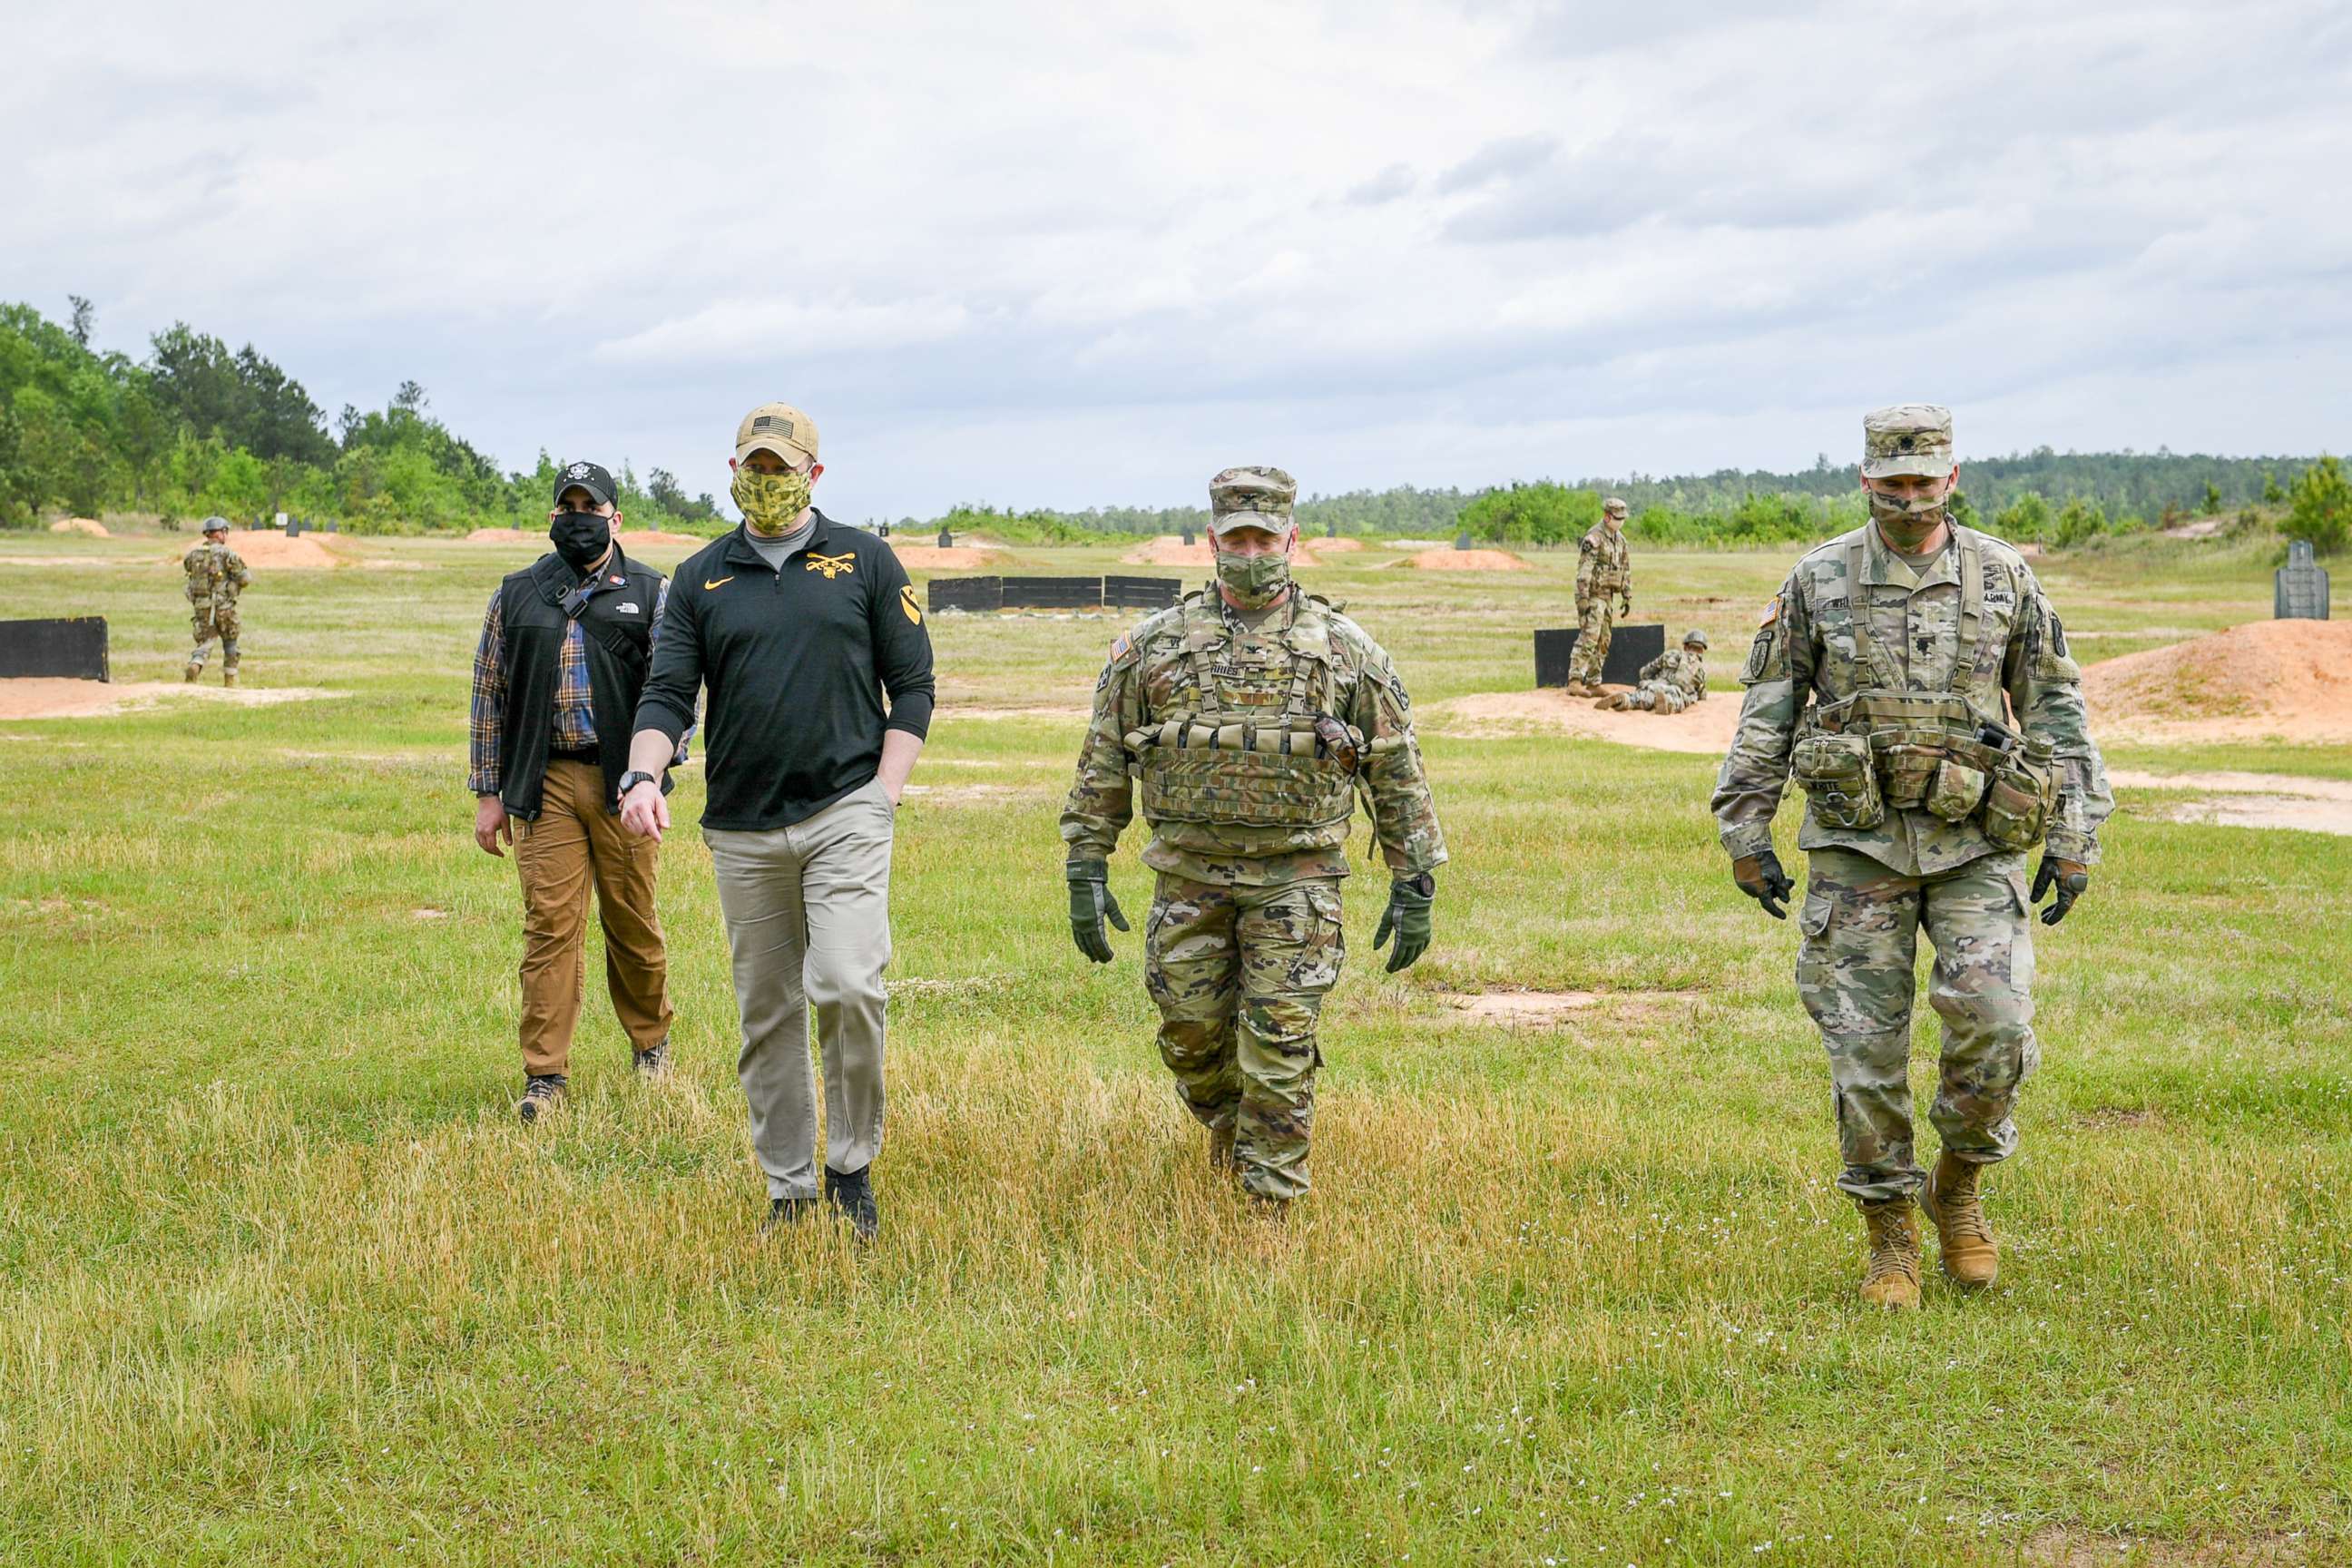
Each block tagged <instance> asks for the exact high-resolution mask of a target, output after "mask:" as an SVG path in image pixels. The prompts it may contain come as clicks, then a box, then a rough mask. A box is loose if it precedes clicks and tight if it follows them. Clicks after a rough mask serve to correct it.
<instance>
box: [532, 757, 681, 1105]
mask: <svg viewBox="0 0 2352 1568" xmlns="http://www.w3.org/2000/svg"><path fill="white" fill-rule="evenodd" d="M514 827H515V866H516V868H518V869H519V870H520V872H521V874H522V910H523V915H522V931H523V952H522V1028H521V1034H522V1064H523V1070H524V1071H526V1072H528V1073H530V1074H531V1075H532V1076H533V1077H538V1076H541V1075H542V1074H546V1073H560V1072H568V1071H570V1070H571V1060H572V1033H573V1031H575V1030H576V1029H577V1028H578V1027H579V1026H580V999H581V994H582V991H583V988H584V986H585V984H586V975H585V973H584V966H583V963H582V962H581V952H582V950H583V947H584V946H585V945H586V942H587V937H588V889H589V886H590V884H591V883H592V882H593V884H594V886H595V889H596V915H597V919H598V921H600V922H601V923H602V924H603V926H604V984H605V988H606V989H607V990H608V991H610V992H611V993H612V995H613V1011H614V1014H616V1015H617V1016H619V1018H620V1020H621V1027H622V1028H623V1029H624V1030H625V1031H627V1033H628V1037H629V1044H630V1045H631V1046H632V1047H635V1049H637V1050H640V1051H648V1050H651V1049H653V1047H656V1046H657V1045H659V1044H661V1043H662V1041H663V1040H665V1039H667V1037H669V1026H670V1016H671V1015H670V1005H669V956H668V952H667V949H666V948H665V947H664V946H663V944H662V930H661V920H660V918H659V917H658V916H657V915H656V913H655V912H654V871H655V868H656V866H657V865H658V864H659V860H658V856H659V853H660V849H661V846H660V845H658V844H656V843H655V842H654V840H652V839H651V838H640V837H637V836H636V835H635V834H634V833H631V832H630V831H629V830H628V829H626V828H625V827H623V826H621V819H620V818H619V817H618V816H614V814H613V813H611V812H608V811H606V810H605V809H604V770H603V769H602V768H600V767H597V766H596V765H595V764H593V763H576V762H566V761H563V760H562V759H560V758H558V759H553V760H551V761H550V762H549V763H548V764H547V785H546V789H545V792H544V794H543V795H542V797H541V801H540V814H539V819H538V820H537V821H536V822H523V821H520V820H518V821H517V822H516V823H515V825H514Z"/></svg>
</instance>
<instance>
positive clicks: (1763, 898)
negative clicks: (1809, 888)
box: [1731, 849, 1797, 921]
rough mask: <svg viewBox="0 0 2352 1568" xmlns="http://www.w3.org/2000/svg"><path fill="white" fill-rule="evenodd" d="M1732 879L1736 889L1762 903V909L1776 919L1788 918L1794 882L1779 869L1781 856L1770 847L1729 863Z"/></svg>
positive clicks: (1794, 886) (1794, 888)
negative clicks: (1761, 852) (1737, 885)
mask: <svg viewBox="0 0 2352 1568" xmlns="http://www.w3.org/2000/svg"><path fill="white" fill-rule="evenodd" d="M1731 879H1732V880H1733V881H1735V882H1737V883H1738V884H1739V890H1740V891H1741V892H1743V893H1745V894H1747V895H1748V897H1749V898H1751V899H1753V900H1756V901H1757V902H1758V903H1759V904H1761V905H1763V906H1764V912H1765V913H1766V914H1768V915H1770V916H1771V917H1772V918H1773V919H1774V920H1776V921H1784V920H1787V919H1788V918H1789V895H1790V894H1791V893H1793V892H1795V891H1796V890H1797V884H1796V883H1794V882H1792V881H1790V880H1789V873H1787V872H1786V871H1783V870H1782V869H1780V857H1779V856H1778V855H1775V854H1773V853H1772V851H1770V850H1769V849H1767V850H1766V851H1764V853H1763V854H1761V855H1743V856H1741V857H1740V858H1738V859H1737V860H1734V861H1733V862H1732V863H1731Z"/></svg>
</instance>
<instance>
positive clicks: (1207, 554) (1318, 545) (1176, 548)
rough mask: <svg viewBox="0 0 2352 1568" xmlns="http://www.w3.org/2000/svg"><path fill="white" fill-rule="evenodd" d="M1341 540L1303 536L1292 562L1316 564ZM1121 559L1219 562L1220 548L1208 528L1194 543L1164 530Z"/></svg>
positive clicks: (1177, 563) (1135, 563)
mask: <svg viewBox="0 0 2352 1568" xmlns="http://www.w3.org/2000/svg"><path fill="white" fill-rule="evenodd" d="M1337 543H1340V542H1339V541H1337V540H1330V539H1307V538H1301V539H1300V540H1299V542H1298V548H1297V550H1296V551H1294V552H1292V553H1291V557H1290V563H1291V564H1292V565H1293V566H1312V565H1314V564H1315V563H1316V552H1317V551H1318V550H1321V549H1323V548H1324V547H1326V546H1327V545H1331V544H1337ZM1355 547H1356V546H1355V544H1354V542H1353V541H1349V542H1346V543H1344V544H1340V548H1342V549H1353V548H1355ZM1119 559H1120V560H1121V561H1123V562H1125V563H1127V564H1128V565H1129V566H1213V565H1214V564H1215V563H1216V552H1214V551H1213V550H1211V549H1210V548H1209V536H1208V534H1207V533H1206V532H1202V534H1200V535H1199V536H1198V537H1196V538H1195V539H1194V540H1193V541H1192V543H1190V544H1187V543H1185V542H1184V540H1183V536H1182V535H1181V534H1174V533H1163V534H1161V535H1160V537H1159V538H1157V539H1155V540H1153V541H1152V542H1150V543H1149V544H1139V545H1137V546H1136V547H1135V548H1134V549H1132V550H1130V551H1129V552H1127V553H1126V554H1124V555H1122V556H1120V557H1119Z"/></svg>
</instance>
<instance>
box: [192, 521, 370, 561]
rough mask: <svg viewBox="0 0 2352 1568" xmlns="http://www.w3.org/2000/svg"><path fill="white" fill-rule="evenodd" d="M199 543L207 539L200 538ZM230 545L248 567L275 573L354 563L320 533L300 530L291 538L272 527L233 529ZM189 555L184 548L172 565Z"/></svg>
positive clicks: (229, 538)
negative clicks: (331, 547) (329, 544)
mask: <svg viewBox="0 0 2352 1568" xmlns="http://www.w3.org/2000/svg"><path fill="white" fill-rule="evenodd" d="M197 542H198V543H201V542H203V541H202V540H201V539H199V540H198V541H197ZM228 547H229V548H230V549H231V550H234V551H236V553H237V556H238V558H239V559H241V560H242V561H244V563H246V564H247V566H252V567H257V568H260V567H267V568H268V569H269V570H271V571H273V572H283V571H289V570H291V571H296V572H327V571H331V570H333V569H334V568H335V567H338V566H346V565H349V564H350V563H349V562H347V561H345V560H344V559H343V558H342V556H341V555H339V554H337V553H336V552H334V551H333V550H331V549H329V548H328V546H327V544H326V542H324V541H322V540H320V538H318V537H317V536H316V535H313V534H308V533H298V534H296V535H295V536H294V537H293V538H291V539H289V538H287V537H286V536H285V535H284V534H282V533H280V532H278V531H277V530H276V529H271V528H264V529H249V528H237V529H231V530H230V531H229V536H228ZM194 548H195V545H194V544H191V545H190V546H188V550H193V549H194ZM186 555H187V550H183V551H182V552H180V553H179V554H177V555H174V556H173V557H172V558H171V561H172V564H173V565H174V566H177V565H178V564H179V563H181V561H182V560H183V559H184V558H185V556H186Z"/></svg>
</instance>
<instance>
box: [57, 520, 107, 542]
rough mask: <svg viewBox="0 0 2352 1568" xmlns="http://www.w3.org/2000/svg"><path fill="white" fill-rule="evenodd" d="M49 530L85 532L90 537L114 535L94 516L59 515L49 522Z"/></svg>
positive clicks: (105, 537) (101, 537) (97, 537)
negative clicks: (56, 519)
mask: <svg viewBox="0 0 2352 1568" xmlns="http://www.w3.org/2000/svg"><path fill="white" fill-rule="evenodd" d="M49 531H50V532H51V533H86V534H88V535H89V537H91V538H92V539H111V538H113V537H114V535H113V533H112V532H110V531H109V530H108V528H107V526H106V524H104V523H102V522H100V521H98V520H97V519H96V518H94V517H61V518H59V519H58V521H55V522H53V523H51V524H49Z"/></svg>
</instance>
